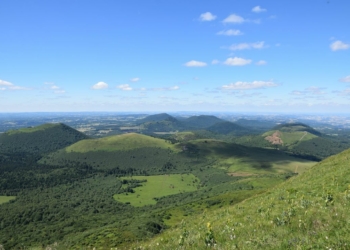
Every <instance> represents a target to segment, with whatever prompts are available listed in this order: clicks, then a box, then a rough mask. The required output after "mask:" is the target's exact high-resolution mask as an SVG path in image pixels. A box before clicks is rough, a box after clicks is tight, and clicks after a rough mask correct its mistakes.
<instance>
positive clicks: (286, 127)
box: [272, 123, 322, 136]
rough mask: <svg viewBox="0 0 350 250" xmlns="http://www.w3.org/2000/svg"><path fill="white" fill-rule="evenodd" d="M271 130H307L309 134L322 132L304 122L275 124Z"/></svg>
mask: <svg viewBox="0 0 350 250" xmlns="http://www.w3.org/2000/svg"><path fill="white" fill-rule="evenodd" d="M272 130H279V131H283V132H309V133H310V134H313V135H316V136H321V135H322V134H321V133H320V132H319V131H317V130H315V129H314V128H312V127H310V126H308V125H306V124H304V123H286V124H280V125H277V126H275V127H274V128H273V129H272Z"/></svg>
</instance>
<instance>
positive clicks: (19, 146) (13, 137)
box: [0, 123, 88, 154]
mask: <svg viewBox="0 0 350 250" xmlns="http://www.w3.org/2000/svg"><path fill="white" fill-rule="evenodd" d="M86 138H88V137H87V136H86V135H84V134H83V133H81V132H79V131H77V130H75V129H73V128H71V127H69V126H67V125H65V124H62V123H55V124H51V123H47V124H43V125H40V126H36V127H31V128H23V129H18V130H10V131H8V132H6V133H3V134H1V135H0V153H6V154H8V153H21V152H25V153H32V154H33V153H34V154H43V153H47V152H51V151H55V150H57V149H60V148H64V147H66V146H68V145H70V144H73V143H75V142H77V141H80V140H82V139H86Z"/></svg>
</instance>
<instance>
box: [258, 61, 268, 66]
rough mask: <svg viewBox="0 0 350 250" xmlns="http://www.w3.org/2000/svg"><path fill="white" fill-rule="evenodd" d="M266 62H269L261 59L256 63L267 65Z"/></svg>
mask: <svg viewBox="0 0 350 250" xmlns="http://www.w3.org/2000/svg"><path fill="white" fill-rule="evenodd" d="M266 64H267V62H266V61H264V60H260V61H258V62H257V63H256V65H259V66H262V65H266Z"/></svg>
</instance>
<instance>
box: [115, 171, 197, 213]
mask: <svg viewBox="0 0 350 250" xmlns="http://www.w3.org/2000/svg"><path fill="white" fill-rule="evenodd" d="M121 179H122V180H132V179H134V180H147V182H142V183H141V184H142V186H141V187H136V188H134V189H133V190H134V191H135V192H134V193H121V194H116V195H114V199H115V200H117V201H120V202H123V203H127V202H129V203H130V204H131V205H133V206H135V207H142V206H145V205H153V204H156V203H157V201H156V200H155V199H154V198H160V197H162V196H167V195H173V194H178V193H184V192H191V191H196V190H197V186H198V184H199V179H198V178H197V177H195V176H194V175H193V174H172V175H156V176H133V177H123V178H121Z"/></svg>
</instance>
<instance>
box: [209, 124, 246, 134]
mask: <svg viewBox="0 0 350 250" xmlns="http://www.w3.org/2000/svg"><path fill="white" fill-rule="evenodd" d="M207 130H209V131H211V132H214V133H218V134H225V135H226V134H231V133H232V134H242V133H247V132H248V130H247V129H246V128H244V127H242V126H240V125H237V124H235V123H232V122H228V121H227V122H218V123H215V124H214V125H212V126H210V127H208V128H207Z"/></svg>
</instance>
